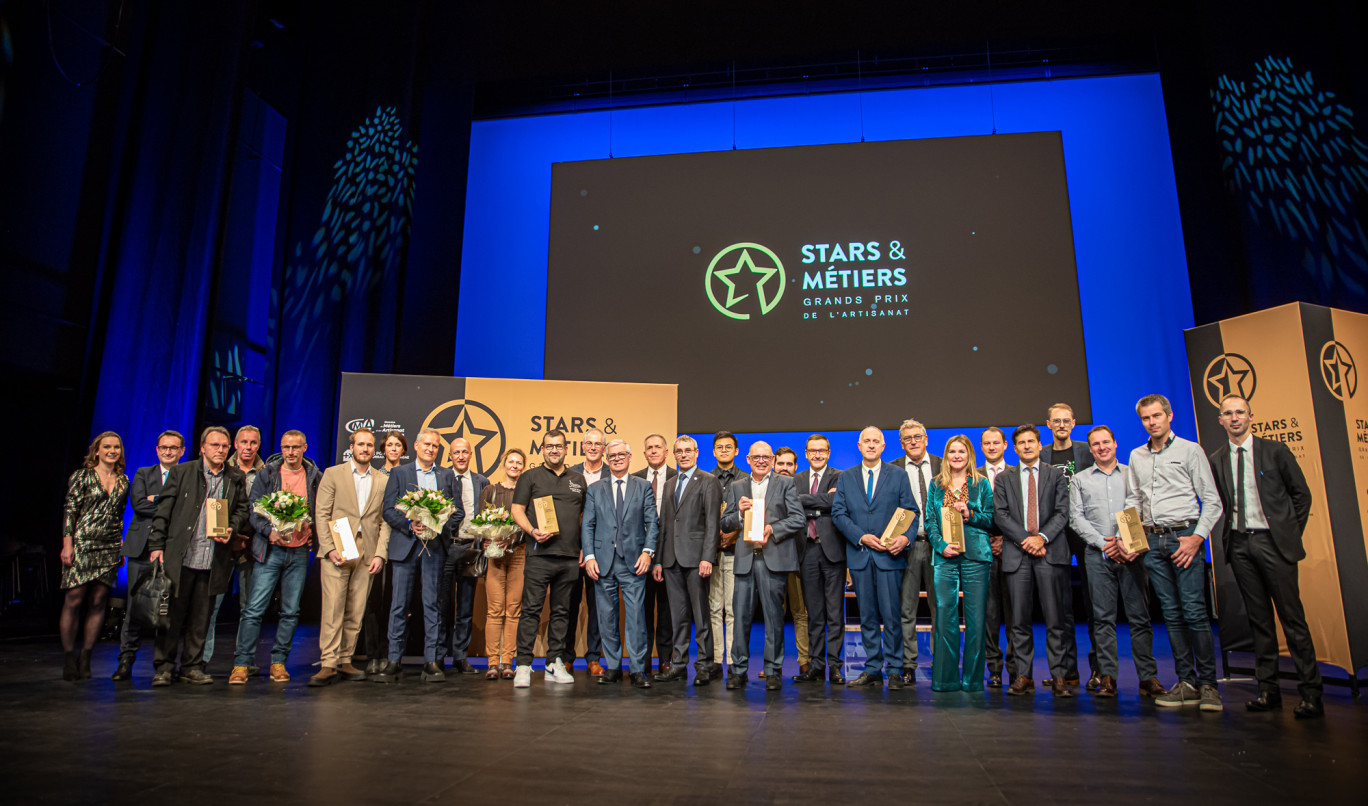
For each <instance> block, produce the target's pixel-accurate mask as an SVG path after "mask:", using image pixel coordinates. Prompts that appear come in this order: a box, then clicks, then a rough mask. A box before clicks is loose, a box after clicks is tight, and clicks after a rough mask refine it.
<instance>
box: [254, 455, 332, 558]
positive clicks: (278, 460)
mask: <svg viewBox="0 0 1368 806" xmlns="http://www.w3.org/2000/svg"><path fill="white" fill-rule="evenodd" d="M284 463H285V460H284V458H283V457H280V456H272V457H271V458H270V460H269V461H267V462H266V467H264V468H262V469H261V470H258V471H257V474H256V481H254V482H252V491H251V492H250V493H248V495H247V500H248V502H249V507H250V505H251V504H255V503H256V502H257V501H258V500H259V499H261V498H265V497H266V496H268V495H270V494H271V493H274V492H279V491H280V468H281V465H283V464H284ZM303 469H304V488H305V489H306V490H307V491H308V496H307V498H308V500H309V513H310V515H309V518H310V520H312V519H313V512H314V505H315V502H316V500H317V498H318V483H319V481H321V480H322V478H323V474H322V473H319V472H318V465H316V464H314V463H313V461H312V460H310V459H305V460H304V466H303ZM248 512H249V513H250V514H249V515H248V520H249V522H250V523H251V525H252V532H253V534H252V543H251V551H252V559H254V560H256V561H257V562H259V563H261V562H266V552H267V551H268V550H269V549H270V547H271V521H270V520H269V519H267V518H266V516H265V515H259V514H257V513H256V512H253V511H251V510H250V509H249V510H248ZM318 537H319V535H318V530H316V529H315V530H314V540H315V541H316V540H318Z"/></svg>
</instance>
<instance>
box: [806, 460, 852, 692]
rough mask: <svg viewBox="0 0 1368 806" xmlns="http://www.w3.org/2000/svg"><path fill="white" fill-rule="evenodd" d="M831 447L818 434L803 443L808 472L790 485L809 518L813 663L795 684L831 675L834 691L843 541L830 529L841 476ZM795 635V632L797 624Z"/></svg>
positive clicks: (841, 630)
mask: <svg viewBox="0 0 1368 806" xmlns="http://www.w3.org/2000/svg"><path fill="white" fill-rule="evenodd" d="M829 456H831V443H830V442H829V441H827V438H826V437H824V436H822V435H821V434H813V435H812V436H810V437H808V440H807V459H808V469H807V470H804V471H803V472H802V473H800V474H798V476H797V478H796V479H795V480H794V485H795V486H796V487H797V489H798V503H799V504H800V505H801V506H802V507H803V514H804V515H805V516H806V517H807V534H806V535H803V537H801V538H799V540H800V541H801V542H802V543H803V544H804V548H803V551H802V552H801V554H802V560H801V562H802V564H803V592H804V594H805V595H806V597H807V626H808V647H809V648H810V650H811V655H812V657H811V659H810V661H809V666H808V668H807V669H806V670H802V671H800V672H799V673H798V675H797V676H796V677H794V678H793V680H794V682H797V683H820V682H821V681H822V677H823V676H824V675H826V674H828V671H829V673H830V680H831V682H832V683H835V684H837V685H839V684H842V683H844V682H845V677H843V676H842V675H841V651H842V649H844V647H845V579H846V564H845V541H844V540H842V539H841V535H840V534H839V533H838V532H837V531H836V527H835V526H833V525H832V523H831V504H832V500H833V499H834V498H835V496H836V479H837V477H839V476H840V475H841V471H839V470H836V469H834V468H831V467H827V458H828V457H829ZM794 629H795V630H797V629H798V627H797V625H796V624H795V625H794Z"/></svg>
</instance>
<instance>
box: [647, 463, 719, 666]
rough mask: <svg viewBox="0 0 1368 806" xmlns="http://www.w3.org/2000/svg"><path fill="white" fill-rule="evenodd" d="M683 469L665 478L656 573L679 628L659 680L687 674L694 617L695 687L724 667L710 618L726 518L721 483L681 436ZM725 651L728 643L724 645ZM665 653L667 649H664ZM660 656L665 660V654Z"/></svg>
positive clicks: (672, 623) (672, 619) (674, 625)
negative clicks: (716, 658) (711, 587)
mask: <svg viewBox="0 0 1368 806" xmlns="http://www.w3.org/2000/svg"><path fill="white" fill-rule="evenodd" d="M674 455H675V461H676V462H678V463H679V473H678V474H676V475H675V476H674V477H673V478H671V479H669V480H667V481H666V482H665V487H664V494H663V495H661V497H660V500H661V509H660V551H659V553H657V554H656V567H655V569H654V570H653V572H652V573H653V575H654V576H655V578H656V580H658V581H663V582H664V583H665V591H666V593H667V594H668V595H669V597H670V623H671V625H672V626H673V627H674V634H673V636H672V643H673V648H672V649H673V652H672V655H671V661H670V669H669V671H667V672H664V673H662V674H660V675H659V676H657V677H656V680H657V681H658V682H671V681H675V680H683V679H684V678H685V677H687V676H688V674H689V672H688V669H687V666H688V664H689V619H690V617H692V618H693V622H694V623H695V624H696V625H698V632H697V633H696V634H695V636H694V640H695V642H696V643H697V644H698V662H697V664H696V665H695V667H694V669H695V671H696V672H697V674H696V676H695V677H694V685H695V686H706V685H708V683H710V682H711V681H713V680H716V679H718V678H720V677H721V676H722V666H721V665H720V664H717V663H715V662H714V655H713V647H714V646H719V647H720V646H721V645H720V644H716V642H715V640H714V635H715V633H713V627H712V619H710V618H709V617H708V599H709V595H710V593H709V585H708V579H709V577H711V576H713V569H714V568H715V563H716V562H717V536H718V530H717V520H718V518H719V517H720V516H721V509H722V487H721V485H719V484H718V483H717V479H715V478H713V476H712V474H710V473H708V472H706V471H704V470H703V469H702V468H700V467H699V466H698V443H697V442H695V441H694V439H693V437H690V436H681V437H679V438H678V439H676V440H675V443H674ZM722 651H723V652H725V651H726V650H725V647H723V648H722ZM662 652H663V647H662ZM661 660H664V655H663V654H662V656H661Z"/></svg>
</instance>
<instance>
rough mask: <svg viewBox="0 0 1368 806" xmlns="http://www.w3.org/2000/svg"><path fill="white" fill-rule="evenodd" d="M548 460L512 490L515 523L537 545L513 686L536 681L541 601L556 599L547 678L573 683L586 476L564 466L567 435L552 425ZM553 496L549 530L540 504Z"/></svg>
mask: <svg viewBox="0 0 1368 806" xmlns="http://www.w3.org/2000/svg"><path fill="white" fill-rule="evenodd" d="M542 456H543V457H544V458H545V463H544V464H542V465H541V466H540V467H534V468H532V469H531V470H528V471H526V472H524V473H523V474H522V475H521V476H519V477H518V486H517V487H515V488H514V490H513V513H512V514H513V522H514V523H516V524H517V525H518V528H520V529H522V530H523V532H524V533H525V534H527V536H528V537H531V538H532V541H533V542H532V543H531V544H530V545H529V546H528V549H527V565H526V567H525V568H524V570H523V598H522V617H521V618H520V619H519V621H518V669H517V671H516V672H515V673H514V677H513V685H514V687H516V688H527V687H528V686H530V685H531V684H532V646H533V644H535V643H536V641H537V627H538V626H539V625H540V624H541V611H542V604H543V603H544V602H546V600H547V599H548V593H549V598H550V601H551V620H550V623H549V624H548V625H547V630H546V678H547V680H548V681H550V682H553V683H573V682H575V678H574V677H573V676H572V675H571V674H570V670H569V666H568V664H567V663H566V661H567V660H568V661H570V662H571V663H573V662H574V648H573V647H567V646H566V645H565V638H566V634H567V632H568V630H569V623H570V596H571V592H572V590H573V588H574V586H575V585H576V584H577V583H578V582H579V574H580V566H579V561H580V516H581V515H582V514H583V513H584V493H585V484H584V476H582V475H580V474H579V473H576V472H575V471H573V470H570V469H569V468H567V467H566V466H565V433H564V432H562V431H560V430H557V429H552V430H550V431H547V432H546V436H545V438H543V439H542ZM547 496H549V497H550V498H551V500H552V503H553V509H554V511H555V513H556V524H557V527H558V531H555V532H548V531H544V530H543V529H542V526H543V524H542V523H541V522H540V519H538V518H537V510H536V506H535V504H534V503H533V502H535V501H536V500H537V499H538V498H544V497H547Z"/></svg>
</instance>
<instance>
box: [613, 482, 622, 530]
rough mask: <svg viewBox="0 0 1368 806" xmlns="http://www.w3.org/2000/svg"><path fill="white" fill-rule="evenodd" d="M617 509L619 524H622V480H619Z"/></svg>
mask: <svg viewBox="0 0 1368 806" xmlns="http://www.w3.org/2000/svg"><path fill="white" fill-rule="evenodd" d="M615 509H616V510H617V519H618V523H622V479H618V480H617V503H616V504H615Z"/></svg>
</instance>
